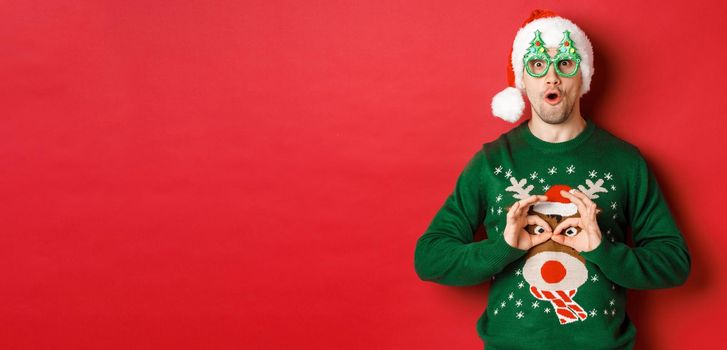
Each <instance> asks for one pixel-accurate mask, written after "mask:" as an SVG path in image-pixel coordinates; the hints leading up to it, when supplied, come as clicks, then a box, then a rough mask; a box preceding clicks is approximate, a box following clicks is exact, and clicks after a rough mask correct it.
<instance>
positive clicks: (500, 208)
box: [497, 207, 502, 215]
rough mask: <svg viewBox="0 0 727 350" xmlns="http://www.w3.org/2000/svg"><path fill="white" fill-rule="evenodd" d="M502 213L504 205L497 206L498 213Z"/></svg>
mask: <svg viewBox="0 0 727 350" xmlns="http://www.w3.org/2000/svg"><path fill="white" fill-rule="evenodd" d="M500 214H502V207H497V215H500Z"/></svg>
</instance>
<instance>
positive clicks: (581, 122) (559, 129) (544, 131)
mask: <svg viewBox="0 0 727 350" xmlns="http://www.w3.org/2000/svg"><path fill="white" fill-rule="evenodd" d="M528 127H529V128H530V132H532V134H533V135H535V136H536V137H537V138H539V139H541V140H543V141H546V142H565V141H568V140H571V139H574V138H575V137H576V136H578V134H580V133H581V131H583V129H585V128H586V120H585V119H583V117H582V116H581V112H580V108H579V104H578V103H576V105H575V106H574V108H573V111H571V114H570V115H569V116H568V119H566V120H565V121H564V122H562V123H559V124H548V123H546V122H544V121H543V120H542V119H540V117H538V115H537V114H536V113H535V111H532V117H531V118H530V121H528Z"/></svg>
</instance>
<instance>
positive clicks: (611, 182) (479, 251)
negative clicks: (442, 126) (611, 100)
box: [414, 120, 691, 350]
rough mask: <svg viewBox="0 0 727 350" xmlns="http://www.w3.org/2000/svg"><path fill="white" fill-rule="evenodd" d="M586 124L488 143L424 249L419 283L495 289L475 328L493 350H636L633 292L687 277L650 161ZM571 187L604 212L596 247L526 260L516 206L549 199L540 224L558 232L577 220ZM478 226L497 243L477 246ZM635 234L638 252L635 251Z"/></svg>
mask: <svg viewBox="0 0 727 350" xmlns="http://www.w3.org/2000/svg"><path fill="white" fill-rule="evenodd" d="M586 122H587V124H586V128H585V129H584V130H583V131H582V132H581V133H579V134H578V135H577V136H576V137H575V138H573V139H571V140H568V141H565V142H559V143H551V142H546V141H543V140H541V139H539V138H537V137H536V136H535V135H533V134H532V132H531V131H530V129H529V127H528V125H527V121H525V122H522V123H521V124H519V125H518V126H516V127H515V128H513V129H512V130H510V131H508V132H507V133H504V134H502V135H501V136H500V137H499V138H498V139H497V140H495V141H492V142H489V143H485V144H484V145H483V147H482V148H481V149H480V150H478V151H477V152H476V153H475V154H474V156H473V157H472V158H471V160H470V161H469V162H468V164H467V165H466V167H465V168H464V170H463V171H462V173H461V174H460V176H459V178H458V179H457V182H456V185H455V186H454V191H453V192H452V194H451V195H450V196H449V197H448V198H447V199H446V201H445V202H444V205H443V206H442V207H441V209H440V210H439V211H438V212H437V214H436V215H435V217H434V219H433V220H432V221H431V223H430V225H429V227H428V228H427V230H426V231H425V232H424V234H423V235H422V236H421V237H420V238H419V239H418V241H417V243H416V250H415V254H414V265H415V270H416V272H417V274H418V275H419V277H420V278H421V279H422V280H425V281H433V282H436V283H440V284H445V285H453V286H465V285H475V284H479V283H482V282H485V281H491V286H490V289H489V297H488V302H487V307H486V309H485V310H484V312H483V313H482V316H481V317H480V318H479V320H478V321H477V332H478V334H479V336H480V338H481V339H482V340H483V342H484V343H485V346H486V349H488V350H493V349H495V350H496V349H507V350H509V349H538V350H545V349H586V348H588V349H628V348H631V347H633V345H634V342H635V335H636V328H635V326H634V324H633V323H632V322H631V321H630V319H629V317H628V315H627V313H626V289H627V288H631V289H656V288H668V287H674V286H679V285H681V284H683V283H684V282H685V281H686V279H687V276H688V275H689V271H690V266H691V259H690V256H689V252H688V250H687V246H686V243H685V241H684V239H683V237H682V234H681V232H680V230H679V228H678V227H677V225H676V223H675V221H674V219H673V217H672V215H671V212H670V210H669V208H668V206H667V204H666V202H665V200H664V197H663V195H662V192H661V190H660V188H659V184H658V183H657V180H656V178H655V177H654V175H653V173H652V172H651V170H650V169H649V167H648V166H647V163H646V162H645V160H644V158H643V156H642V154H641V152H640V151H639V150H638V148H636V147H635V146H633V145H631V144H629V143H627V142H625V141H623V140H621V139H619V138H617V137H615V136H614V135H612V134H611V133H609V132H608V131H606V130H604V129H601V128H600V127H598V126H596V125H595V124H594V123H593V122H592V121H589V120H587V121H586ZM571 188H572V189H578V190H579V191H581V192H582V193H584V194H586V195H587V196H588V197H589V198H590V199H591V200H592V201H593V202H594V203H596V205H597V206H598V208H599V209H600V210H601V211H600V212H599V213H598V215H597V222H598V226H599V228H600V230H601V233H602V240H601V243H600V244H599V245H598V247H596V248H595V249H594V250H592V251H589V252H580V253H579V252H578V251H576V250H575V249H573V248H570V247H566V246H564V245H560V244H558V243H556V242H555V241H552V240H549V241H547V242H545V243H542V244H540V245H538V246H535V247H533V248H531V249H530V250H529V251H526V250H521V249H518V248H514V247H512V246H510V245H509V244H508V243H506V242H505V240H504V238H503V235H502V232H503V230H504V229H505V225H506V215H507V208H509V207H510V206H511V205H513V204H514V203H515V202H516V201H518V200H519V199H522V198H525V197H527V196H530V195H546V196H548V200H547V202H544V203H542V204H543V205H542V206H541V205H540V204H539V205H538V206H539V208H540V209H541V210H542V212H541V213H540V214H542V215H550V218H551V219H554V220H557V222H560V221H562V220H564V219H566V218H567V217H569V216H571V215H573V213H575V212H577V209H576V207H575V204H574V203H570V201H569V200H567V199H564V198H563V197H561V196H560V195H559V190H566V191H567V190H569V189H571ZM532 208H533V210H536V207H535V206H533V207H532ZM536 212H538V211H537V210H536ZM540 214H539V215H540ZM481 224H482V225H484V228H485V230H486V232H487V237H488V238H487V239H485V240H481V241H476V242H475V241H474V239H473V234H474V232H475V231H476V230H477V228H478V227H479V225H481ZM549 224H550V222H549ZM629 226H630V227H631V235H632V239H633V246H631V245H629V244H627V243H626V233H627V227H629ZM553 228H555V226H553ZM531 232H532V231H531ZM564 232H567V233H568V234H573V233H575V234H577V232H576V230H575V229H571V230H564Z"/></svg>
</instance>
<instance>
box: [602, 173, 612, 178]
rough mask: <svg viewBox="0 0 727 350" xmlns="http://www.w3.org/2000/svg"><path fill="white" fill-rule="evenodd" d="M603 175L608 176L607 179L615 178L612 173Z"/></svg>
mask: <svg viewBox="0 0 727 350" xmlns="http://www.w3.org/2000/svg"><path fill="white" fill-rule="evenodd" d="M603 176H604V177H605V178H606V180H611V179H612V178H613V175H611V173H606V175H603Z"/></svg>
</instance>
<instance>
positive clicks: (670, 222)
mask: <svg viewBox="0 0 727 350" xmlns="http://www.w3.org/2000/svg"><path fill="white" fill-rule="evenodd" d="M634 169H635V175H634V177H633V179H634V181H635V182H633V183H632V186H630V187H631V188H630V189H629V194H628V196H627V201H628V202H627V208H626V211H627V215H628V219H629V220H630V223H631V228H632V234H633V241H634V247H633V248H632V247H629V246H628V245H626V244H625V243H621V242H610V241H609V240H607V239H604V240H602V241H601V243H600V244H599V245H598V247H596V249H594V250H592V251H590V252H581V255H582V256H583V257H584V258H585V259H586V260H589V261H591V262H593V263H594V264H596V265H597V266H598V267H599V268H600V269H601V271H602V272H603V273H604V274H605V275H606V276H607V277H608V278H609V279H610V280H611V281H613V282H614V283H617V284H619V285H621V286H623V287H626V288H630V289H658V288H669V287H675V286H679V285H682V284H684V282H686V280H687V277H688V276H689V271H690V268H691V258H690V256H689V251H688V249H687V246H686V242H685V241H684V238H683V237H682V234H681V232H680V231H679V228H678V227H677V225H676V223H675V222H674V218H673V217H672V215H671V212H670V210H669V207H668V206H667V203H666V201H665V200H664V197H663V195H662V192H661V190H660V188H659V184H658V183H657V180H656V178H655V176H654V174H653V173H652V172H651V171H650V169H649V167H648V166H647V164H646V161H645V160H644V158H643V156H642V155H641V153H640V152H639V153H638V160H637V164H636V165H635V166H634Z"/></svg>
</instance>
